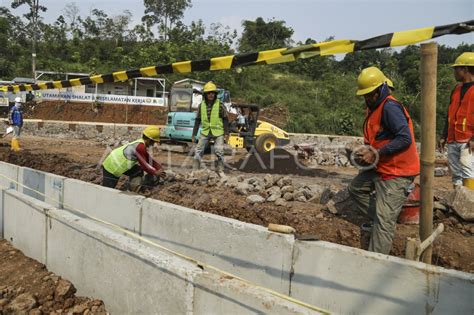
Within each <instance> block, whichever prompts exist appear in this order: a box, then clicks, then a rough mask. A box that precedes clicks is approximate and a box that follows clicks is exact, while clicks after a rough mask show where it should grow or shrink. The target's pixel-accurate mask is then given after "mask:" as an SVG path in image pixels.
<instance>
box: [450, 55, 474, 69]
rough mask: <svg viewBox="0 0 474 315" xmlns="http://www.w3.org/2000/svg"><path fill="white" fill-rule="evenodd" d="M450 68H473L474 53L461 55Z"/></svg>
mask: <svg viewBox="0 0 474 315" xmlns="http://www.w3.org/2000/svg"><path fill="white" fill-rule="evenodd" d="M451 67H474V52H465V53H462V54H461V55H460V56H459V57H457V58H456V61H455V62H454V64H453V65H452V66H451Z"/></svg>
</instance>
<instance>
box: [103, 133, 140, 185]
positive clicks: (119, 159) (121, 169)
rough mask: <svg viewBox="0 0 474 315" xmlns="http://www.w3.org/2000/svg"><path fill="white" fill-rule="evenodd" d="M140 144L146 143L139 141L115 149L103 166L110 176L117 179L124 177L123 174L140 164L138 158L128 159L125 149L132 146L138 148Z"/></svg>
mask: <svg viewBox="0 0 474 315" xmlns="http://www.w3.org/2000/svg"><path fill="white" fill-rule="evenodd" d="M139 143H145V141H144V140H143V139H138V140H135V141H133V142H130V143H127V144H125V145H123V146H121V147H118V148H117V149H114V150H113V151H112V152H110V154H109V156H107V158H106V159H105V160H104V163H102V166H103V167H104V168H105V170H106V171H107V172H109V173H110V174H112V175H114V176H116V177H120V176H122V175H123V173H125V172H126V171H128V170H130V169H131V168H132V167H134V166H135V165H137V164H138V160H137V159H136V158H135V159H133V160H130V159H129V158H127V156H125V149H126V148H127V147H128V146H131V145H133V146H134V147H135V148H136V146H137V145H138V144H139Z"/></svg>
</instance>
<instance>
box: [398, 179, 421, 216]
mask: <svg viewBox="0 0 474 315" xmlns="http://www.w3.org/2000/svg"><path fill="white" fill-rule="evenodd" d="M398 222H400V223H401V224H419V223H420V185H418V184H416V185H415V188H414V189H413V190H412V191H411V193H410V194H409V195H408V198H407V201H406V202H405V205H404V206H403V208H402V211H401V212H400V215H399V217H398Z"/></svg>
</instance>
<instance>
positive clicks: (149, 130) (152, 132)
mask: <svg viewBox="0 0 474 315" xmlns="http://www.w3.org/2000/svg"><path fill="white" fill-rule="evenodd" d="M143 135H144V136H146V137H147V138H150V139H151V140H153V141H156V142H158V141H160V128H158V126H148V127H146V128H145V130H143Z"/></svg>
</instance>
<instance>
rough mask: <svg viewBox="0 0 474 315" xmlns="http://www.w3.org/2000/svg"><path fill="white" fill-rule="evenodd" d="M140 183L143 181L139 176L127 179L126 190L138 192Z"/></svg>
mask: <svg viewBox="0 0 474 315" xmlns="http://www.w3.org/2000/svg"><path fill="white" fill-rule="evenodd" d="M142 183H143V177H141V176H137V177H132V178H130V179H129V181H128V190H129V191H133V192H136V193H138V192H140V188H141V187H142Z"/></svg>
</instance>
